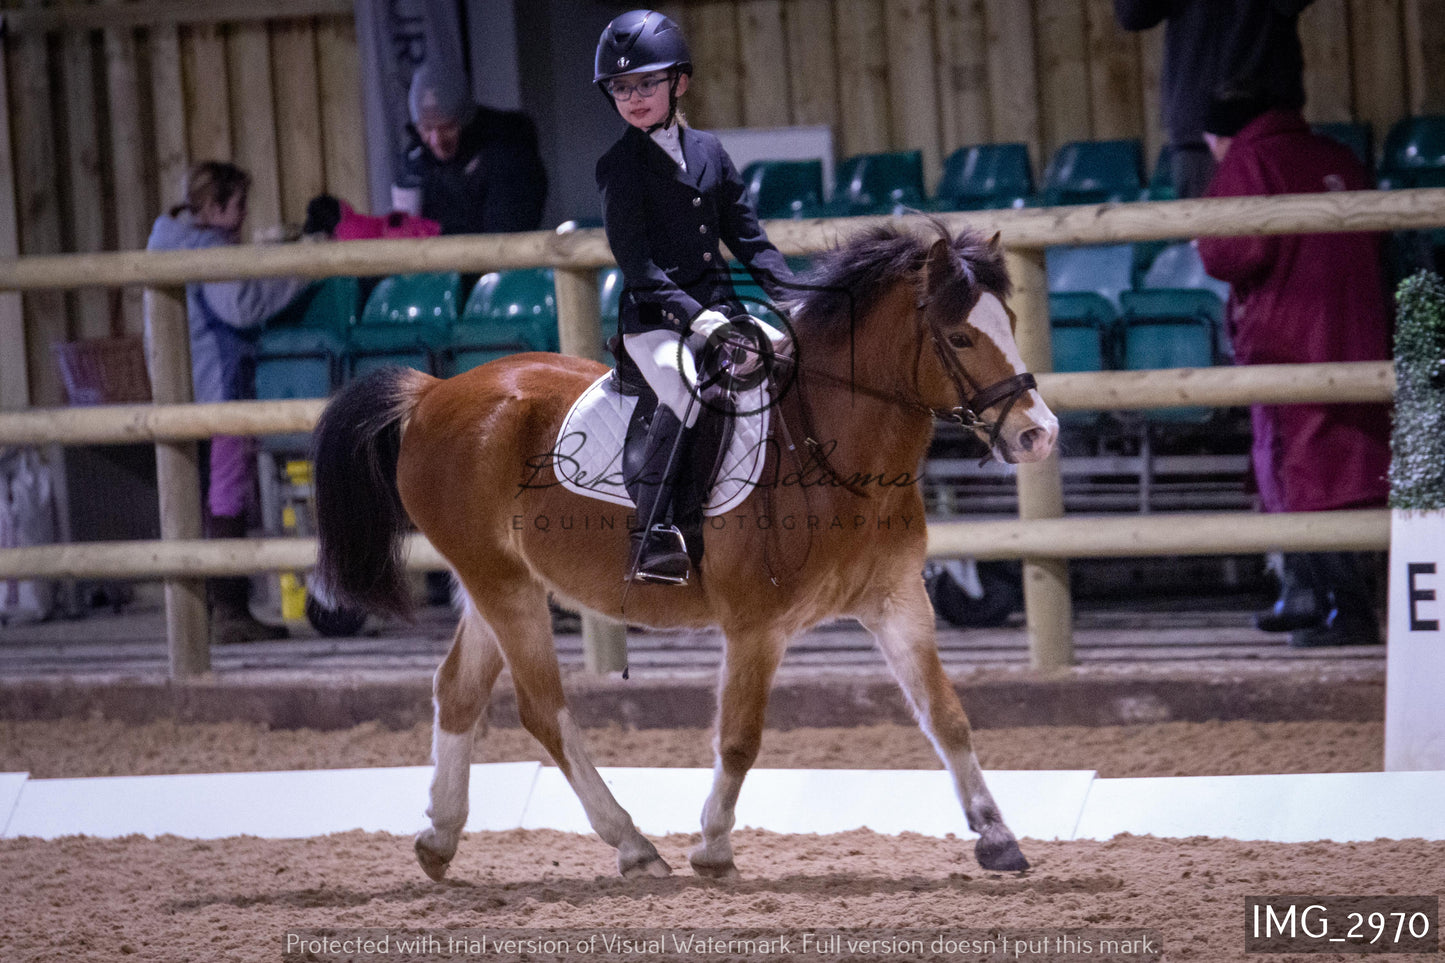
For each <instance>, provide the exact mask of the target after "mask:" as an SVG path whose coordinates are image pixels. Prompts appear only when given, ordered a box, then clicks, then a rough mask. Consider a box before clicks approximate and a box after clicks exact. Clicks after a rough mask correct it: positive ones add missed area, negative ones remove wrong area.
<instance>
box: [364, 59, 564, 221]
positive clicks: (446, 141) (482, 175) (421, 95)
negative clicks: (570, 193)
mask: <svg viewBox="0 0 1445 963" xmlns="http://www.w3.org/2000/svg"><path fill="white" fill-rule="evenodd" d="M407 103H408V107H409V108H410V111H411V121H412V126H411V127H410V128H409V133H410V135H411V138H412V140H411V143H409V144H408V145H407V148H406V150H405V151H404V152H403V154H402V158H401V163H400V173H399V175H398V177H397V181H396V183H395V184H394V185H392V191H391V203H392V207H393V208H394V209H395V210H399V211H405V212H406V213H408V214H414V215H417V216H418V217H426V218H430V219H431V220H433V221H436V222H437V223H439V224H440V225H441V226H442V233H443V234H494V233H499V232H508V231H535V230H537V228H539V227H541V226H542V205H543V204H544V203H546V200H547V171H546V169H545V168H544V167H543V166H542V156H541V154H540V153H539V152H538V150H537V128H536V127H535V126H534V125H533V123H532V120H531V118H529V117H528V116H527V115H526V114H523V113H518V112H516V111H506V110H494V109H492V108H490V107H481V106H478V105H477V104H476V103H474V102H473V101H472V96H471V92H470V90H469V89H468V87H467V82H466V78H465V77H464V76H462V74H461V73H460V72H459V71H456V70H452V69H449V68H448V67H447V66H445V65H444V64H439V63H433V62H431V61H428V62H427V63H424V64H422V65H421V66H420V67H418V68H417V71H416V73H415V74H413V75H412V79H411V91H410V95H409V97H408V101H407Z"/></svg>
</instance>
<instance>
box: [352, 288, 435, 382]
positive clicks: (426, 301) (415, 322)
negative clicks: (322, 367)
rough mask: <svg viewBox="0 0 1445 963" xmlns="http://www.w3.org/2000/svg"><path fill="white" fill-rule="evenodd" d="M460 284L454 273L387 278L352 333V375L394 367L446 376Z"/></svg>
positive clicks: (368, 300) (376, 289)
mask: <svg viewBox="0 0 1445 963" xmlns="http://www.w3.org/2000/svg"><path fill="white" fill-rule="evenodd" d="M460 283H461V282H460V279H459V277H458V275H457V272H455V271H449V272H442V273H435V274H397V275H393V276H391V277H388V278H383V279H382V280H381V282H380V283H378V284H377V286H376V288H375V289H374V290H373V291H372V292H371V297H369V298H367V299H366V306H365V307H364V308H363V309H362V312H361V318H360V320H359V321H358V323H357V324H356V325H355V326H354V327H353V328H352V331H351V338H350V341H349V343H348V345H347V356H348V362H347V367H348V368H349V372H348V373H349V376H350V377H352V378H355V377H359V376H361V375H364V374H366V373H367V372H369V371H372V370H375V369H376V368H380V367H382V366H384V365H393V364H394V365H402V366H404V367H408V368H416V369H417V370H419V371H425V372H427V373H428V374H433V375H438V376H440V375H442V374H444V373H445V371H444V367H445V366H444V364H443V358H444V356H445V352H446V349H447V345H448V343H449V340H450V337H451V328H452V325H453V324H454V323H455V322H456V319H457V287H458V286H459V285H460Z"/></svg>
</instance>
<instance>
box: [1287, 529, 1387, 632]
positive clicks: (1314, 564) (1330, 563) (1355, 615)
mask: <svg viewBox="0 0 1445 963" xmlns="http://www.w3.org/2000/svg"><path fill="white" fill-rule="evenodd" d="M1303 558H1304V559H1305V560H1306V565H1307V567H1308V571H1309V576H1310V580H1311V582H1313V584H1314V585H1315V586H1316V588H1317V589H1318V590H1319V591H1320V592H1322V593H1324V592H1328V598H1329V604H1330V612H1329V615H1328V616H1326V617H1325V620H1324V624H1323V625H1320V626H1317V627H1315V628H1312V629H1300V630H1298V631H1296V632H1294V633H1293V634H1291V635H1290V639H1289V644H1290V645H1292V646H1294V647H1295V648H1303V649H1312V648H1316V647H1319V646H1326V645H1379V644H1380V642H1381V639H1380V623H1379V621H1378V620H1377V619H1376V618H1375V606H1374V601H1373V599H1372V598H1371V596H1370V588H1369V584H1368V583H1367V582H1366V580H1365V575H1364V572H1362V571H1361V570H1360V566H1359V565H1358V564H1357V562H1356V561H1355V556H1354V553H1352V552H1309V553H1307V554H1305V555H1304V556H1303Z"/></svg>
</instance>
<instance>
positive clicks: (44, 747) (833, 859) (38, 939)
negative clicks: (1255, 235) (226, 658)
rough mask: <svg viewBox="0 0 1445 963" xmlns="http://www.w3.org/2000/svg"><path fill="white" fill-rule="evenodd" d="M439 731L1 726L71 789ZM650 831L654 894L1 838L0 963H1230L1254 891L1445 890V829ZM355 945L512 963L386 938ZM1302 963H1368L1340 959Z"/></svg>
mask: <svg viewBox="0 0 1445 963" xmlns="http://www.w3.org/2000/svg"><path fill="white" fill-rule="evenodd" d="M589 737H590V742H591V746H592V748H593V754H594V757H595V758H596V760H597V761H598V762H599V764H603V765H617V764H621V765H644V766H646V765H686V766H699V765H707V764H709V763H710V761H711V760H710V758H709V755H708V748H707V736H706V733H704V732H701V731H696V730H689V731H683V732H668V731H657V730H651V731H627V730H623V729H620V728H612V729H604V730H594V731H592V732H590V733H589ZM427 742H428V733H427V731H426V727H417V728H415V729H413V730H405V731H402V732H388V731H386V730H383V729H380V728H378V727H375V726H361V727H358V728H356V729H353V730H349V731H344V732H332V733H316V732H305V731H301V732H266V731H265V730H263V729H260V728H259V727H254V726H246V725H240V724H226V725H217V726H177V725H174V724H169V723H165V724H152V725H147V726H135V727H129V726H124V725H119V724H115V723H108V722H98V721H73V722H53V723H29V722H26V723H13V722H10V723H0V769H9V770H13V769H16V768H30V769H31V770H32V771H33V772H34V773H35V774H36V775H37V776H49V777H56V776H82V775H112V774H122V773H145V772H149V773H155V772H195V771H208V770H222V769H233V770H234V769H283V768H298V767H307V768H321V767H344V766H366V765H415V764H420V763H423V762H425V761H426V753H427ZM978 743H979V748H980V755H981V757H982V758H983V761H984V764H985V766H986V767H988V768H1044V767H1047V768H1097V769H1099V770H1100V772H1101V773H1102V774H1104V775H1106V776H1134V775H1168V774H1189V775H1202V774H1227V773H1245V772H1290V771H1347V770H1361V769H1378V768H1379V765H1380V745H1381V731H1380V726H1379V725H1378V724H1358V723H1350V724H1340V723H1300V724H1261V723H1206V724H1184V723H1170V724H1165V725H1159V726H1136V727H1125V728H1113V729H1073V728H1057V729H1014V730H1007V729H1002V730H984V731H981V732H979V733H978ZM477 758H478V761H500V760H504V759H532V758H537V755H536V747H535V744H534V743H531V742H530V737H528V736H526V735H525V734H524V733H521V732H519V731H517V730H509V729H502V730H494V732H493V733H492V738H491V739H489V740H488V741H487V742H484V743H483V748H482V749H481V750H480V751H479V752H478V754H477ZM759 765H760V766H769V767H806V766H812V767H828V766H844V767H848V768H857V767H863V768H868V767H888V766H894V767H903V768H921V767H925V766H926V767H932V766H936V761H935V760H934V759H933V758H932V756H931V750H930V749H929V747H928V745H927V743H926V741H924V740H923V738H922V736H920V735H919V734H918V733H917V732H916V730H913V729H910V728H907V727H901V726H870V727H863V728H859V729H849V730H820V729H814V730H794V731H792V732H769V733H767V735H766V738H765V741H764V750H763V756H762V758H761V759H760V760H759ZM744 792H746V789H744ZM297 804H298V805H305V801H304V800H298V801H297ZM424 806H425V800H421V799H419V800H417V822H418V827H420V826H421V824H422V821H423V816H422V809H423V808H424ZM1005 815H1007V814H1005ZM656 842H657V844H658V848H659V850H660V852H661V853H662V855H663V856H664V858H666V859H667V860H668V861H669V862H670V863H671V864H672V866H673V868H674V871H675V875H674V876H673V877H671V878H670V879H665V880H647V881H640V882H638V881H626V880H621V879H619V878H617V877H616V867H615V858H614V855H613V853H612V851H611V850H610V849H609V848H608V847H607V846H605V845H604V844H603V843H602V842H601V841H600V840H598V839H596V838H595V837H592V836H576V835H570V834H564V833H557V832H550V831H520V830H519V831H513V832H505V833H477V834H468V835H467V836H466V837H465V838H464V839H463V841H462V846H461V849H460V851H459V852H458V855H457V858H456V860H455V862H454V863H453V865H452V868H451V872H450V875H449V878H448V880H447V882H445V883H442V884H436V883H432V882H430V881H429V880H427V879H426V878H425V877H424V876H423V875H422V874H421V871H420V870H419V869H418V868H417V866H416V863H415V861H414V859H413V858H412V853H411V841H410V839H407V838H403V837H398V836H391V835H385V834H367V833H360V832H354V833H344V834H338V835H333V836H328V837H322V838H317V839H308V840H259V839H253V838H244V837H242V838H232V839H224V840H215V841H206V842H201V841H194V840H184V839H177V838H173V837H163V838H161V839H155V840H149V839H144V838H139V837H132V838H126V839H119V840H100V839H88V838H83V837H81V838H67V839H61V840H56V841H51V842H44V841H40V840H35V839H22V840H3V841H0V897H3V898H0V959H3V960H5V961H7V963H9V961H19V960H36V961H41V960H44V961H51V960H67V961H92V960H95V961H99V960H116V959H139V960H163V961H171V960H175V961H197V960H207V961H209V960H227V961H229V960H245V961H250V960H268V961H276V960H280V959H282V950H283V937H284V934H285V932H286V931H287V930H308V931H315V930H322V929H332V930H337V931H350V930H353V929H356V928H375V929H376V931H377V933H396V934H404V933H406V932H408V931H416V930H422V931H424V932H428V933H432V934H437V935H440V936H442V937H443V938H445V937H446V935H447V934H448V933H461V932H462V931H466V933H469V934H476V933H478V932H480V931H489V932H496V931H499V930H501V929H503V928H526V929H529V930H532V931H538V932H539V933H540V935H543V936H545V935H546V934H553V935H559V934H564V933H575V932H577V931H583V932H593V933H598V934H601V933H613V934H615V933H616V932H617V931H618V930H620V929H624V928H635V927H644V926H647V927H660V928H665V929H668V930H669V931H671V932H675V933H678V934H687V933H697V932H701V931H705V930H708V929H711V928H725V929H729V930H738V929H747V930H748V931H749V932H751V933H752V934H753V935H755V936H773V937H777V936H781V935H788V936H790V937H791V939H792V940H793V941H794V942H793V947H794V952H793V953H792V955H791V956H782V955H777V954H770V955H759V954H753V955H749V954H733V955H717V954H713V955H708V956H705V957H703V956H699V955H697V954H693V955H690V956H687V955H666V954H657V953H638V954H632V955H630V956H618V957H614V958H615V959H632V960H660V959H693V960H696V959H708V960H721V959H738V960H743V959H757V960H764V959H766V960H772V961H779V960H784V959H807V960H817V961H821V960H840V959H845V958H854V959H868V958H875V957H871V956H867V955H863V956H852V957H849V956H848V955H847V954H826V953H823V954H820V953H817V952H814V953H812V954H810V955H808V956H803V955H802V954H800V953H797V952H796V947H797V940H798V939H800V936H801V934H802V933H804V932H817V933H826V932H828V931H831V930H835V929H838V928H849V929H852V930H854V931H860V932H863V933H865V934H873V935H876V936H880V937H883V936H887V935H888V934H890V933H893V932H895V931H898V930H901V929H905V928H911V929H922V930H929V931H936V932H940V933H942V932H955V931H959V930H962V929H993V930H995V931H1002V932H1003V933H1005V934H1007V933H1014V934H1018V933H1021V932H1023V931H1026V930H1030V929H1039V928H1050V929H1059V928H1064V927H1068V928H1083V929H1092V930H1100V929H1110V930H1131V931H1139V930H1150V931H1154V932H1156V933H1157V934H1159V936H1160V937H1161V938H1162V940H1163V948H1164V958H1165V959H1171V960H1224V959H1239V958H1242V956H1243V932H1244V925H1243V924H1244V918H1243V914H1244V909H1243V907H1244V899H1245V897H1246V896H1250V895H1265V894H1269V893H1286V892H1288V893H1317V894H1383V893H1397V894H1438V893H1440V892H1441V891H1442V890H1445V842H1423V841H1420V840H1413V841H1411V840H1406V841H1377V842H1373V843H1304V844H1267V843H1252V842H1237V841H1229V840H1210V839H1202V838H1196V839H1188V840H1164V839H1153V838H1148V837H1119V838H1117V839H1114V840H1112V841H1108V842H1066V843H1057V842H1040V841H1033V840H1025V841H1024V842H1023V848H1024V851H1025V852H1026V854H1027V855H1028V856H1029V858H1030V859H1031V860H1032V861H1033V863H1034V867H1033V869H1031V870H1029V871H1028V872H1027V873H1023V874H999V873H989V872H985V871H983V870H980V869H979V868H978V866H977V864H976V863H975V862H974V861H973V858H972V845H971V841H969V840H959V839H933V838H928V837H923V836H917V835H904V836H900V837H888V836H880V835H877V834H875V833H871V832H867V831H855V832H850V833H843V834H837V835H831V836H781V835H777V834H771V833H765V832H758V831H751V830H749V831H741V832H738V833H737V834H736V835H735V845H736V850H737V858H738V865H739V868H740V870H741V871H742V873H743V875H744V878H743V879H742V880H740V881H738V882H732V883H714V882H708V881H704V880H701V879H698V878H697V877H695V876H693V875H692V873H691V870H690V869H689V868H688V865H687V852H688V850H689V849H690V847H691V846H692V845H693V844H694V843H695V842H696V837H694V836H683V835H676V836H667V837H663V838H661V839H658V840H656ZM534 935H536V934H534ZM573 956H574V957H575V958H582V957H581V956H576V955H573ZM292 958H294V959H306V958H308V957H305V956H304V955H301V956H294V957H292ZM314 958H315V959H323V960H324V959H344V958H346V957H345V956H328V955H325V954H319V955H316V956H315V957H314ZM356 958H357V959H408V958H410V959H445V958H450V959H518V958H521V957H519V956H517V955H515V954H513V955H508V954H487V955H486V956H476V955H467V954H460V955H453V956H451V957H444V956H436V955H432V956H421V957H418V956H404V955H399V954H397V953H395V952H393V953H391V954H390V955H387V956H375V957H356ZM532 958H534V959H546V958H551V957H547V956H545V955H540V956H534V957H532ZM923 958H929V957H928V956H926V955H925V956H924V957H923ZM938 958H940V959H954V960H957V959H963V958H965V957H961V956H956V955H955V956H944V957H938ZM1023 958H1025V959H1044V958H1052V957H1045V956H1041V955H1031V956H1025V957H1023ZM1088 958H1090V959H1104V958H1108V957H1105V956H1099V955H1094V956H1090V957H1088ZM1118 958H1132V959H1139V958H1140V957H1137V956H1136V957H1118ZM1290 958H1291V957H1271V959H1290ZM1299 958H1300V959H1310V960H1319V959H1330V958H1337V959H1341V960H1355V959H1358V957H1357V956H1354V955H1344V954H1340V955H1338V956H1334V955H1325V956H1311V957H1299Z"/></svg>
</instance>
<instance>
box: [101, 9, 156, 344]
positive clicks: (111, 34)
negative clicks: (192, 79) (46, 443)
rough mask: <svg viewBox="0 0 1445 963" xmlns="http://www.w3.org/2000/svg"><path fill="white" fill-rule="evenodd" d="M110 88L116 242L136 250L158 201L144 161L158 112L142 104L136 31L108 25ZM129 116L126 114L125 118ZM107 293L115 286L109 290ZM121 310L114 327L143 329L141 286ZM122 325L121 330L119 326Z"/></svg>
mask: <svg viewBox="0 0 1445 963" xmlns="http://www.w3.org/2000/svg"><path fill="white" fill-rule="evenodd" d="M104 48H105V64H106V93H107V100H108V103H109V131H110V183H111V190H110V195H111V197H112V199H113V200H114V205H115V208H114V231H115V234H114V242H113V243H114V246H115V247H116V248H117V249H119V250H124V251H135V250H140V249H141V248H144V247H145V242H146V237H147V236H148V234H149V231H150V224H151V220H152V219H153V218H154V217H155V215H156V209H157V208H158V207H159V201H158V199H157V196H156V191H155V189H154V183H153V180H152V175H151V173H150V171H149V168H148V165H147V163H146V144H145V131H146V130H147V129H148V128H149V127H151V126H152V125H153V124H154V117H152V116H149V115H148V113H147V112H146V111H145V110H143V109H142V108H143V104H144V103H145V101H144V97H143V92H142V88H141V68H140V61H139V50H138V48H137V45H136V38H135V31H133V30H131V29H130V28H121V29H116V30H107V31H105V40H104ZM127 119H128V120H127ZM106 295H107V298H111V297H114V296H115V294H114V292H106ZM119 305H120V316H119V317H118V318H112V326H113V330H112V333H114V334H140V333H141V332H142V331H143V330H144V328H145V305H144V303H143V291H142V290H141V289H140V288H137V287H131V288H126V289H125V290H124V291H122V292H120V296H119ZM116 328H118V330H115V329H116Z"/></svg>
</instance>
